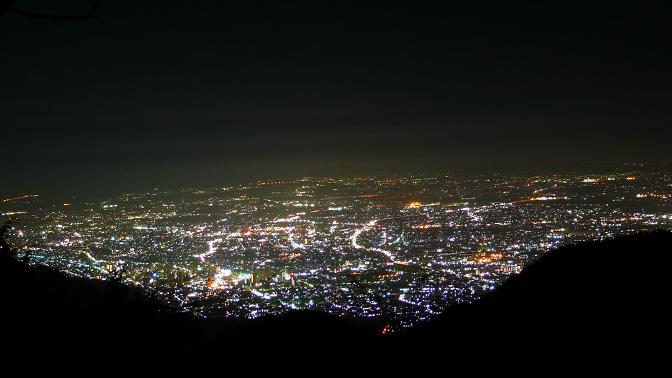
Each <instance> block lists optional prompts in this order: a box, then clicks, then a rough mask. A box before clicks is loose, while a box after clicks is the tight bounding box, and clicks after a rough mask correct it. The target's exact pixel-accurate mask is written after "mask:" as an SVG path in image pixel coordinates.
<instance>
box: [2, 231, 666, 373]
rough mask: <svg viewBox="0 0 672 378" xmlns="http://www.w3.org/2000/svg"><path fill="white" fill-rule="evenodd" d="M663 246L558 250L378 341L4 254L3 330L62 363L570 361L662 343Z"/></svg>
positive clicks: (7, 340) (660, 241) (334, 323)
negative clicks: (216, 311) (202, 308)
mask: <svg viewBox="0 0 672 378" xmlns="http://www.w3.org/2000/svg"><path fill="white" fill-rule="evenodd" d="M671 252H672V233H670V232H662V231H661V232H655V233H649V234H639V235H634V236H627V237H620V238H617V239H614V240H610V241H603V242H588V243H582V244H579V245H576V246H571V247H563V248H560V249H558V250H556V251H552V252H549V253H547V254H546V255H544V257H542V258H541V259H540V260H539V261H537V262H536V263H534V264H532V265H531V266H529V267H528V268H526V269H525V270H524V271H523V272H522V273H521V274H520V275H518V276H515V277H512V278H511V279H509V280H508V281H507V282H506V283H504V284H503V285H502V286H501V287H500V288H498V289H497V290H495V291H494V292H492V293H490V294H489V295H487V296H485V297H484V298H483V299H481V300H480V301H478V302H475V303H473V304H464V305H458V306H453V307H451V308H449V309H447V311H446V312H445V313H444V314H443V315H440V316H438V317H437V318H436V319H435V320H433V321H431V322H428V323H426V324H424V325H421V326H419V327H416V328H414V329H411V330H409V331H407V332H402V333H399V334H396V335H394V336H386V337H381V336H378V335H376V334H375V333H374V332H373V331H371V330H369V329H367V328H364V327H360V326H357V325H355V324H354V323H350V322H347V321H344V320H342V319H338V318H335V317H332V316H328V315H326V314H318V313H310V312H295V313H290V314H287V315H285V316H280V317H268V318H262V319H258V320H255V321H250V322H248V321H244V322H240V321H232V320H227V319H218V320H198V319H194V318H192V317H190V316H187V315H184V314H176V313H173V312H171V311H170V309H168V308H166V307H164V306H162V305H161V304H159V303H157V302H154V301H151V300H148V299H147V297H146V295H144V294H143V293H142V292H140V291H138V290H135V289H130V288H127V287H124V286H121V285H117V284H113V283H108V282H100V281H91V280H85V279H77V278H72V277H67V276H65V275H63V274H61V273H59V272H56V271H53V270H51V269H47V268H34V267H27V266H25V265H23V264H21V263H19V262H16V261H14V260H12V259H7V258H3V259H2V261H1V262H0V301H1V303H2V307H1V313H2V315H1V320H2V323H1V325H0V326H1V331H0V332H2V336H1V337H2V341H3V343H4V344H5V345H11V346H12V348H11V349H12V353H13V355H19V356H21V355H23V356H26V355H30V356H40V357H58V358H74V356H76V357H77V358H82V357H87V358H91V357H94V358H96V357H100V358H105V359H109V358H119V357H122V358H127V357H133V358H141V359H142V358H147V359H149V358H151V357H157V356H161V357H162V358H164V359H165V358H167V357H173V356H174V357H179V358H185V357H188V356H192V357H193V356H198V357H199V358H207V359H208V361H225V360H230V361H243V360H245V359H249V360H261V359H274V358H275V359H285V360H286V359H287V358H289V359H294V358H296V357H297V356H301V358H302V360H303V361H306V358H307V357H309V358H308V361H316V360H325V359H326V360H330V361H335V360H345V359H347V358H355V359H367V360H368V359H371V360H374V359H375V360H379V361H408V360H407V359H408V358H414V359H415V358H436V357H439V358H448V356H450V357H451V358H458V357H465V356H471V357H474V356H482V355H492V354H496V355H499V356H500V357H501V356H506V357H509V356H516V358H524V359H526V358H530V356H535V355H541V354H544V355H548V354H562V355H563V356H565V358H575V357H577V356H578V357H580V356H583V357H585V356H588V355H591V356H592V355H593V354H594V351H596V350H599V351H601V352H605V351H606V352H609V353H612V354H613V355H623V354H628V353H631V354H636V353H640V354H641V352H642V351H648V350H649V349H647V347H650V346H651V345H654V344H653V343H655V342H661V341H662V342H664V343H667V342H668V340H669V338H668V337H669V327H668V325H667V323H668V322H669V310H667V305H668V303H667V302H668V298H669V297H670V290H669V289H670V287H669V286H670V285H669V277H670V274H669V273H668V272H669V269H670V267H671V265H670V260H671V255H670V253H671ZM663 350H664V349H656V351H657V352H655V351H654V352H653V353H654V354H656V353H659V352H662V351H663ZM430 356H431V357H430ZM523 356H524V357H523ZM572 356H573V357H572ZM397 359H398V360H397ZM434 361H440V360H434Z"/></svg>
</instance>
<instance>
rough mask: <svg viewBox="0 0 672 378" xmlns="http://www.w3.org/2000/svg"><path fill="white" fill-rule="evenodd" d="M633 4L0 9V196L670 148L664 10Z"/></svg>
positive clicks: (631, 155)
mask: <svg viewBox="0 0 672 378" xmlns="http://www.w3.org/2000/svg"><path fill="white" fill-rule="evenodd" d="M91 3H92V1H84V0H78V1H72V0H51V1H49V2H45V1H30V0H15V1H14V7H16V8H21V9H23V10H27V11H37V12H45V13H54V14H76V13H81V12H82V10H86V9H87V7H88V6H89V5H90V4H91ZM365 3H366V5H365ZM437 3H442V5H440V6H438V5H437ZM642 3H647V4H648V2H639V1H631V2H625V1H603V2H590V1H580V2H579V1H577V2H572V1H525V2H523V1H484V0H480V1H479V0H474V1H444V2H436V1H428V2H421V1H407V2H382V1H381V2H363V1H355V2H349V1H312V2H295V1H268V2H264V1H239V2H233V1H179V2H178V1H174V2H173V1H158V0H157V1H139V0H109V1H104V2H103V3H102V5H101V7H100V8H99V9H98V11H97V12H96V14H97V15H98V18H97V19H93V20H82V21H72V22H68V21H55V20H41V19H31V18H25V17H22V16H20V15H17V14H12V13H7V14H4V15H0V68H1V71H0V74H1V75H2V78H1V79H0V127H1V129H2V134H1V135H0V138H2V139H1V145H2V149H3V157H4V159H5V161H6V165H5V168H4V170H3V178H2V181H1V182H2V187H1V188H0V194H12V193H20V192H25V191H29V192H39V193H49V192H53V193H73V194H80V195H81V194H85V195H86V194H88V195H93V194H97V193H104V194H107V193H111V192H115V191H123V190H141V189H145V188H151V187H154V186H159V187H178V186H209V185H219V184H224V183H228V182H235V181H240V180H248V179H254V178H257V177H269V176H271V177H286V176H287V177H294V176H302V175H330V174H335V175H352V174H370V173H384V172H408V171H420V170H425V171H426V170H436V169H442V170H443V169H447V170H454V169H457V170H463V171H470V170H474V171H475V170H491V169H492V170H499V169H506V170H527V169H536V170H538V169H556V168H558V169H559V168H576V167H582V166H583V165H584V162H586V161H589V162H596V161H597V162H599V161H613V162H617V161H633V160H647V159H648V160H662V159H669V158H670V155H671V153H670V146H669V144H670V141H672V138H671V137H672V131H671V130H670V129H671V128H670V125H669V124H670V121H671V120H672V106H670V100H671V99H672V85H671V84H672V69H670V67H672V65H671V63H672V53H671V52H670V48H672V40H671V39H670V35H671V34H670V30H669V28H670V26H669V18H668V17H667V15H666V14H664V13H663V12H662V11H661V10H660V9H657V8H655V7H654V6H652V5H647V6H645V5H643V4H642Z"/></svg>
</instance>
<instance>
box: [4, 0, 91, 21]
mask: <svg viewBox="0 0 672 378" xmlns="http://www.w3.org/2000/svg"><path fill="white" fill-rule="evenodd" d="M12 2H13V1H12V0H8V1H2V2H0V3H1V4H0V14H2V13H3V12H12V13H16V14H20V15H22V16H24V17H28V18H42V19H50V20H65V21H74V20H85V19H91V18H98V16H96V15H95V14H94V13H95V12H96V10H97V9H98V7H100V4H101V3H102V2H103V1H102V0H98V1H96V2H95V3H94V4H93V6H92V7H91V8H90V9H89V11H88V12H86V13H84V14H81V15H75V16H66V15H54V14H48V13H37V12H28V11H24V10H21V9H17V8H14V7H12V6H11V4H12Z"/></svg>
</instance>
